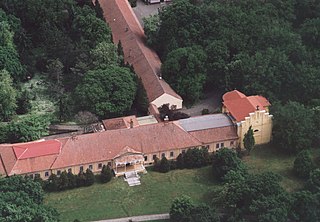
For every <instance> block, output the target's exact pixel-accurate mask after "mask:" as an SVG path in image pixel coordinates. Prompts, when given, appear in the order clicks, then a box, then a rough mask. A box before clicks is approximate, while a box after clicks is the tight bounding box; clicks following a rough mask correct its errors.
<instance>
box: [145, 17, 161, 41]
mask: <svg viewBox="0 0 320 222" xmlns="http://www.w3.org/2000/svg"><path fill="white" fill-rule="evenodd" d="M159 19H160V18H159V15H150V16H149V17H146V18H143V19H142V21H143V24H144V26H143V30H144V33H145V35H146V36H147V44H148V45H149V46H156V43H157V35H158V32H159V25H160V20H159Z"/></svg>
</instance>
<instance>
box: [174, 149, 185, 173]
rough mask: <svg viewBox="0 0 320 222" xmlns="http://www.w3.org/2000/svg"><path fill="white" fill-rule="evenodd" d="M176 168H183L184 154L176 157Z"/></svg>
mask: <svg viewBox="0 0 320 222" xmlns="http://www.w3.org/2000/svg"><path fill="white" fill-rule="evenodd" d="M176 165H177V168H178V169H183V168H184V167H185V166H184V154H182V153H180V154H179V156H178V157H177V162H176Z"/></svg>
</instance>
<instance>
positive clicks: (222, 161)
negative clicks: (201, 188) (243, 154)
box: [212, 148, 246, 180]
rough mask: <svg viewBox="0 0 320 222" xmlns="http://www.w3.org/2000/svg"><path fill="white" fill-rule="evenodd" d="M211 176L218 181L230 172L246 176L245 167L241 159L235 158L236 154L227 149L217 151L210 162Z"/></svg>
mask: <svg viewBox="0 0 320 222" xmlns="http://www.w3.org/2000/svg"><path fill="white" fill-rule="evenodd" d="M212 162H213V163H212V170H213V175H214V176H215V177H217V178H218V179H222V180H223V179H224V176H225V175H226V174H227V173H228V172H229V171H230V170H233V171H239V172H240V173H242V174H246V167H245V165H244V164H243V163H242V161H241V159H239V158H238V157H237V154H236V152H234V151H233V150H231V149H228V148H222V149H220V150H218V151H217V152H216V153H215V154H214V156H213V161H212Z"/></svg>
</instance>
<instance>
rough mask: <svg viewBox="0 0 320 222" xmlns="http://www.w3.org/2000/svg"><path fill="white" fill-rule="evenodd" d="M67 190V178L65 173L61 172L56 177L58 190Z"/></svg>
mask: <svg viewBox="0 0 320 222" xmlns="http://www.w3.org/2000/svg"><path fill="white" fill-rule="evenodd" d="M68 188H69V178H68V174H67V172H66V171H63V172H62V173H61V174H60V176H59V177H58V190H66V189H68Z"/></svg>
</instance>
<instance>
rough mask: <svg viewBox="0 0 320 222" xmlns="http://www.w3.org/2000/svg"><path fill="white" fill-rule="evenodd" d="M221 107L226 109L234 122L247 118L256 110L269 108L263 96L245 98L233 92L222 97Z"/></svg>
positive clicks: (235, 91) (237, 92)
mask: <svg viewBox="0 0 320 222" xmlns="http://www.w3.org/2000/svg"><path fill="white" fill-rule="evenodd" d="M222 98H223V105H224V106H225V107H226V108H227V109H228V111H229V112H230V114H231V115H232V116H233V117H234V118H235V119H236V121H238V122H239V121H242V120H244V119H245V117H249V113H252V112H254V111H256V110H257V108H258V109H259V110H265V108H266V107H267V106H270V103H269V101H268V100H267V99H266V98H264V97H263V96H249V97H247V96H245V95H244V94H243V93H241V92H239V91H237V90H233V91H231V92H227V93H226V94H224V95H223V97H222Z"/></svg>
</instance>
